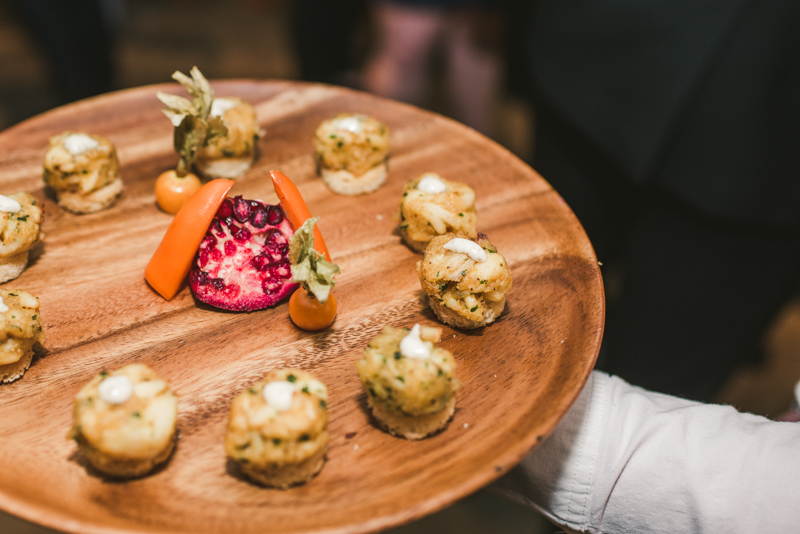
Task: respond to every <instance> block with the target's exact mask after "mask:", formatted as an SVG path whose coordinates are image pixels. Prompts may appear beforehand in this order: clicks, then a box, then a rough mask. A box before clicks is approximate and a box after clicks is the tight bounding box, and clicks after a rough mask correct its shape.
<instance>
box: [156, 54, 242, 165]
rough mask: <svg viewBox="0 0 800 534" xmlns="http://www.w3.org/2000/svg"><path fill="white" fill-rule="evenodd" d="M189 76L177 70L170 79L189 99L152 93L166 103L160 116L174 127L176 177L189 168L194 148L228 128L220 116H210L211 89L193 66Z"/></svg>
mask: <svg viewBox="0 0 800 534" xmlns="http://www.w3.org/2000/svg"><path fill="white" fill-rule="evenodd" d="M189 73H190V74H191V75H192V77H191V78H190V77H189V76H186V75H185V74H183V73H182V72H180V71H175V72H174V73H173V74H172V79H173V80H175V81H176V82H178V83H179V84H181V85H182V86H183V87H184V88H185V89H186V92H188V93H189V96H191V97H192V100H191V101H189V100H188V99H186V98H183V97H182V96H178V95H170V94H167V93H161V92H159V93H156V96H157V97H158V99H159V100H161V102H163V103H164V105H166V106H167V108H166V109H164V110H162V111H163V112H164V115H166V116H167V118H168V119H169V120H170V122H171V123H172V125H173V126H175V137H174V139H173V145H174V146H175V151H176V152H177V153H178V155H180V157H181V160H180V161H179V162H178V168H177V169H176V171H177V174H178V176H186V174H187V173H188V172H189V170H190V169H191V167H192V162H193V161H194V157H195V154H196V153H197V151H198V150H199V149H200V148H202V147H204V146H207V145H208V142H209V141H210V140H211V139H213V138H214V137H216V136H218V135H227V133H228V128H227V127H226V126H225V124H224V123H223V122H222V118H221V117H211V118H209V114H210V113H211V104H212V103H213V102H214V90H213V89H212V88H211V85H210V84H209V83H208V80H206V78H205V76H203V73H201V72H200V69H198V68H197V67H192V70H191V71H190V72H189Z"/></svg>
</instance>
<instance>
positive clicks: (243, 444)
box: [236, 441, 250, 451]
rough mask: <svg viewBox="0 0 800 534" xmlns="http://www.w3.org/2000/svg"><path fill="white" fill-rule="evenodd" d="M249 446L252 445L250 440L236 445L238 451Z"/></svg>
mask: <svg viewBox="0 0 800 534" xmlns="http://www.w3.org/2000/svg"><path fill="white" fill-rule="evenodd" d="M249 446H250V442H249V441H248V442H247V443H242V444H241V445H236V450H237V451H243V450H245V449H246V448H247V447H249Z"/></svg>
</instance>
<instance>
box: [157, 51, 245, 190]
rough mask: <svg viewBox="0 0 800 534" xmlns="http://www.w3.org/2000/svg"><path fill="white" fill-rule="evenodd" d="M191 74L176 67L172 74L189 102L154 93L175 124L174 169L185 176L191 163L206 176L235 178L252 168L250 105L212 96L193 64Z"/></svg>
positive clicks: (206, 81)
mask: <svg viewBox="0 0 800 534" xmlns="http://www.w3.org/2000/svg"><path fill="white" fill-rule="evenodd" d="M190 74H191V78H190V77H189V76H186V75H185V74H183V73H182V72H178V71H176V72H175V73H174V74H173V75H172V78H173V79H174V80H175V81H177V82H178V83H180V84H181V85H183V86H184V87H185V88H186V91H187V92H188V93H189V95H191V97H192V100H191V101H189V100H187V99H186V98H183V97H180V96H177V95H171V94H167V93H158V94H157V95H156V96H157V97H158V99H159V100H161V102H163V103H164V104H165V105H166V106H167V108H166V109H164V110H163V111H164V114H165V115H166V116H167V117H168V118H169V119H170V121H171V122H172V125H173V126H174V127H175V138H174V145H175V150H176V152H178V154H179V155H180V157H181V160H180V162H179V163H178V168H177V169H176V173H177V174H178V176H181V177H182V176H185V175H186V174H187V173H188V172H189V171H190V170H191V167H192V164H194V166H195V168H197V170H198V172H200V174H202V175H203V176H205V177H207V178H230V179H236V178H240V177H241V176H243V175H244V173H245V172H246V171H247V170H248V169H249V168H250V167H251V166H252V164H253V161H254V159H255V155H256V142H257V141H258V119H257V118H256V111H255V108H253V106H251V105H250V104H248V103H247V102H245V101H243V100H242V99H241V98H236V97H226V98H214V90H213V89H212V88H211V85H210V84H209V83H208V80H206V78H205V76H203V74H202V73H201V72H200V70H199V69H198V68H197V67H193V68H192V70H191V72H190Z"/></svg>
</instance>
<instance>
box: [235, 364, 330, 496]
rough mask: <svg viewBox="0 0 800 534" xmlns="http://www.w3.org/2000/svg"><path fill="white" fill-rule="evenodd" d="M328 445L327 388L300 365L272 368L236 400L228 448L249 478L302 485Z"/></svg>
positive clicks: (321, 462) (319, 466) (274, 484)
mask: <svg viewBox="0 0 800 534" xmlns="http://www.w3.org/2000/svg"><path fill="white" fill-rule="evenodd" d="M327 450H328V390H327V389H326V388H325V386H324V385H323V384H322V382H320V381H319V380H317V379H316V378H314V377H313V376H312V375H311V374H309V373H307V372H305V371H301V370H299V369H281V370H276V371H272V372H270V373H269V374H267V376H266V377H264V380H262V381H261V382H258V383H257V384H253V385H252V386H250V387H249V388H248V389H246V390H245V391H243V392H242V393H240V394H239V395H237V396H236V398H234V399H233V403H232V404H231V412H230V417H229V419H228V431H227V434H226V435H225V452H226V453H227V455H228V457H229V458H230V459H232V460H233V461H235V462H236V463H237V465H238V466H239V469H240V470H241V471H242V473H244V474H245V475H246V476H247V477H248V478H250V479H251V480H253V481H254V482H257V483H259V484H262V485H264V486H269V487H273V488H279V489H286V488H288V487H290V486H294V485H297V484H302V483H304V482H307V481H308V480H310V479H311V478H313V477H314V475H316V474H317V473H319V472H320V471H321V470H322V466H323V465H324V463H325V453H326V452H327Z"/></svg>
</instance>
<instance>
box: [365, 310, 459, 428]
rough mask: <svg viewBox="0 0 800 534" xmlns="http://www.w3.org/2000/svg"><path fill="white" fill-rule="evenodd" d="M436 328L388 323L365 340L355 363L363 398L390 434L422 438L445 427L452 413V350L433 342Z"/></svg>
mask: <svg viewBox="0 0 800 534" xmlns="http://www.w3.org/2000/svg"><path fill="white" fill-rule="evenodd" d="M441 335H442V330H441V329H440V328H433V327H430V326H420V325H418V324H416V325H414V327H413V328H412V329H411V330H409V329H408V328H392V327H389V326H386V327H384V328H383V332H381V334H380V335H378V336H377V337H375V338H374V339H373V340H372V341H370V342H369V345H367V348H366V349H364V357H363V358H362V359H361V361H359V362H358V363H357V364H356V367H357V368H358V377H359V379H360V380H361V384H362V385H363V386H364V390H365V391H366V392H367V403H368V404H369V407H370V409H371V410H372V414H373V415H374V416H375V419H376V420H377V421H378V423H380V425H381V426H382V427H383V428H385V429H386V430H387V431H388V432H389V433H391V434H392V435H395V436H398V437H401V438H406V439H412V440H416V439H423V438H425V437H427V436H430V435H431V434H434V433H436V432H438V431H439V430H441V429H442V428H444V427H445V426H446V425H447V422H448V421H449V420H450V418H451V417H452V416H453V412H454V410H455V406H456V391H457V390H458V388H459V387H460V382H459V381H458V379H457V378H455V375H454V373H455V369H456V361H455V358H453V355H452V354H451V353H450V352H449V351H446V350H445V349H443V348H441V347H437V346H436V345H435V343H438V342H439V338H440V337H441Z"/></svg>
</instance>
